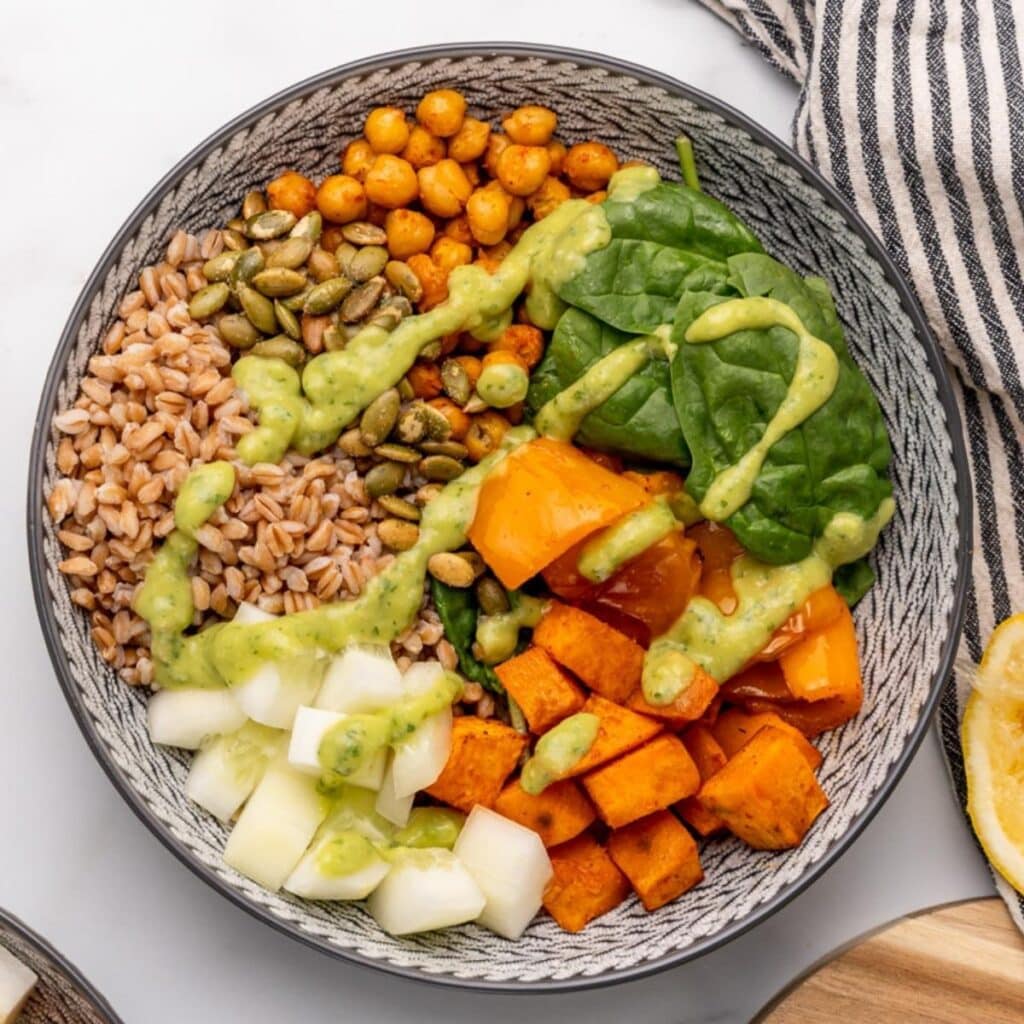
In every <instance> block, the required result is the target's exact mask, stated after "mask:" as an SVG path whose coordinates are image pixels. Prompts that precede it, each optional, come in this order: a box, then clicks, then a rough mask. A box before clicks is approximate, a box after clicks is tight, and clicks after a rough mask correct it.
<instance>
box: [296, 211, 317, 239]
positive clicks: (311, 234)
mask: <svg viewBox="0 0 1024 1024" xmlns="http://www.w3.org/2000/svg"><path fill="white" fill-rule="evenodd" d="M323 229H324V219H323V217H321V216H320V212H319V211H318V210H310V212H309V213H307V214H306V216H305V217H301V218H300V219H299V220H298V222H297V223H296V225H295V227H293V228H292V230H291V232H290V235H291V237H292V238H306V239H309V241H310V242H312V243H313V244H316V243H317V242H318V241H319V240H320V233H321V232H322V231H323Z"/></svg>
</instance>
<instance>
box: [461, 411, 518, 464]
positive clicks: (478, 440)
mask: <svg viewBox="0 0 1024 1024" xmlns="http://www.w3.org/2000/svg"><path fill="white" fill-rule="evenodd" d="M508 429H509V422H508V420H507V419H505V417H504V416H502V415H501V413H500V412H491V411H490V410H488V411H487V412H482V413H480V415H479V416H474V417H473V422H472V423H470V425H469V430H467V431H466V436H465V438H464V441H463V443H464V444H465V445H466V447H467V448H468V449H469V457H470V459H472V460H473V462H479V461H480V460H481V459H483V458H486V457H487V456H488V455H490V454H491V452H493V451H496V450H497V448H498V445H500V444H501V439H502V438H503V437H504V436H505V434H506V432H507V431H508Z"/></svg>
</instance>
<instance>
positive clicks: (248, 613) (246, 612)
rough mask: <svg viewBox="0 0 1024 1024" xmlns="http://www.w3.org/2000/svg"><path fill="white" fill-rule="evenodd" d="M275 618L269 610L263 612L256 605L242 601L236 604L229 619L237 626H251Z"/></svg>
mask: <svg viewBox="0 0 1024 1024" xmlns="http://www.w3.org/2000/svg"><path fill="white" fill-rule="evenodd" d="M275 618H276V616H274V615H271V614H270V612H265V611H264V610H263V609H262V608H260V607H258V606H257V605H254V604H250V603H249V602H248V601H243V602H242V603H241V604H240V605H239V606H238V610H237V611H236V612H235V617H234V618H233V619H232V620H231V621H232V622H234V623H236V624H237V625H239V626H253V625H255V624H256V623H258V622H272V621H273V620H274V619H275Z"/></svg>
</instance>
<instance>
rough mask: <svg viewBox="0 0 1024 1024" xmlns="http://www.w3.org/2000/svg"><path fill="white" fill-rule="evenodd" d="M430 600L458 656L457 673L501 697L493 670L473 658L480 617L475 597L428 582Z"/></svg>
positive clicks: (466, 589)
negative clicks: (477, 623)
mask: <svg viewBox="0 0 1024 1024" xmlns="http://www.w3.org/2000/svg"><path fill="white" fill-rule="evenodd" d="M430 596H431V598H432V599H433V601H434V607H435V608H436V609H437V614H438V616H439V617H440V619H441V625H442V626H444V635H445V636H446V637H447V639H448V642H449V643H450V644H451V645H452V647H454V648H455V650H456V652H457V653H458V655H459V671H460V672H461V673H462V674H463V675H464V676H465V677H466V678H467V679H472V680H473V681H474V682H477V683H479V684H480V685H481V686H483V687H485V688H486V689H488V690H491V691H492V692H493V693H498V694H503V693H504V692H505V688H504V687H503V686H502V685H501V683H500V682H499V681H498V677H497V676H496V675H495V674H494V670H493V669H491V668H490V666H488V665H485V664H484V663H483V662H482V661H478V660H477V658H476V657H474V655H473V641H474V640H475V639H476V620H477V618H478V616H479V614H480V607H479V605H478V604H477V600H476V595H475V594H474V593H473V590H472V588H469V587H449V586H448V585H447V584H446V583H442V582H441V581H440V580H438V579H435V578H434V577H433V576H432V577H431V578H430Z"/></svg>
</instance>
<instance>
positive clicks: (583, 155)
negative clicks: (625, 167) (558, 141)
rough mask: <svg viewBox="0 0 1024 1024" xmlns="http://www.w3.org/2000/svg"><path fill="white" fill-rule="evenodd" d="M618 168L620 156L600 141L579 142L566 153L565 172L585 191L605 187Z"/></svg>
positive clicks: (570, 179) (574, 183)
mask: <svg viewBox="0 0 1024 1024" xmlns="http://www.w3.org/2000/svg"><path fill="white" fill-rule="evenodd" d="M618 169H619V159H618V157H617V156H616V155H615V154H614V153H613V152H612V151H611V150H610V149H609V148H608V147H607V146H605V145H604V144H603V143H600V142H578V143H577V144H576V145H575V146H573V147H572V148H571V149H570V150H569V152H568V153H566V154H565V163H564V170H565V173H566V174H567V175H568V176H569V181H571V182H572V183H573V185H575V186H576V188H579V189H582V190H583V191H584V192H596V191H597V190H598V189H601V188H604V187H605V186H606V185H607V184H608V179H609V178H610V177H611V176H612V175H613V174H614V173H615V172H616V171H617V170H618Z"/></svg>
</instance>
